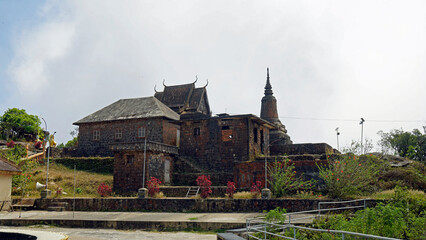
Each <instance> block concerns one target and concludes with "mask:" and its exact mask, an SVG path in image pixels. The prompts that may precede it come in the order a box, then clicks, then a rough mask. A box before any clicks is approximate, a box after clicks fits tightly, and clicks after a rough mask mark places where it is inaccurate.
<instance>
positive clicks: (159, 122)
mask: <svg viewBox="0 0 426 240" xmlns="http://www.w3.org/2000/svg"><path fill="white" fill-rule="evenodd" d="M139 127H145V128H146V132H145V135H146V136H148V139H147V140H149V141H154V142H159V143H166V144H169V145H176V131H177V129H179V125H176V124H172V123H170V122H169V121H168V120H167V119H163V118H150V119H131V120H120V121H111V122H102V123H86V124H80V125H79V135H78V155H79V156H113V152H111V151H110V149H109V144H110V143H119V142H140V141H144V138H139V137H138V132H137V129H138V128H139ZM116 129H121V132H122V138H121V139H116V138H115V130H116ZM94 130H99V131H100V139H99V140H93V131H94Z"/></svg>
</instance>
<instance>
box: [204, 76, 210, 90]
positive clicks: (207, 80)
mask: <svg viewBox="0 0 426 240" xmlns="http://www.w3.org/2000/svg"><path fill="white" fill-rule="evenodd" d="M206 82H207V83H206V85H205V86H204V87H203V88H206V87H207V85H209V79H208V78H207V79H206Z"/></svg>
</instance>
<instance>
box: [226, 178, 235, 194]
mask: <svg viewBox="0 0 426 240" xmlns="http://www.w3.org/2000/svg"><path fill="white" fill-rule="evenodd" d="M227 186H228V187H227V188H226V194H227V195H228V197H230V198H233V197H234V193H235V191H236V190H237V188H236V187H235V183H234V182H231V181H228V184H227Z"/></svg>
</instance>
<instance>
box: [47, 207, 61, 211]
mask: <svg viewBox="0 0 426 240" xmlns="http://www.w3.org/2000/svg"><path fill="white" fill-rule="evenodd" d="M47 211H50V212H63V211H65V208H64V207H52V206H50V207H48V208H47Z"/></svg>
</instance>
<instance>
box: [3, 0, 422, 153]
mask: <svg viewBox="0 0 426 240" xmlns="http://www.w3.org/2000/svg"><path fill="white" fill-rule="evenodd" d="M425 12H426V2H425V1H421V0H408V1H398V0H388V1H369V0H357V1H338V0H322V1H307V0H305V1H303V0H301V1H292V0H265V1H242V0H233V1H228V0H217V1H197V0H187V1H178V0H167V1H145V0H123V1H115V0H90V1H87V0H48V1H31V0H28V1H23V0H22V1H20V0H18V1H5V0H0V33H1V34H0V112H1V113H2V112H4V111H5V110H6V109H7V108H11V107H18V108H24V109H26V110H27V112H28V113H30V114H36V115H39V116H42V117H43V118H44V119H46V122H47V123H48V128H49V130H50V131H52V132H53V131H56V132H57V134H56V137H57V138H56V139H57V140H58V142H66V141H67V140H69V139H70V138H71V136H70V134H69V132H70V131H71V130H73V128H74V126H73V125H72V123H73V122H76V121H78V120H79V119H81V118H83V117H85V116H87V115H89V114H91V113H93V112H95V111H97V110H98V109H100V108H102V107H105V106H106V105H108V104H111V103H113V102H115V101H117V100H118V99H121V98H132V97H144V96H152V95H153V93H154V86H155V85H157V90H161V86H162V82H163V79H166V84H168V85H174V84H184V83H188V82H193V81H194V80H195V75H198V79H199V81H198V83H197V84H199V86H203V85H204V84H205V81H206V79H209V86H208V88H207V91H208V97H209V102H210V105H211V109H212V111H213V114H216V113H222V112H227V113H231V114H246V113H252V114H256V115H259V113H260V100H261V98H262V95H263V87H264V85H265V80H266V68H267V67H269V68H270V75H271V84H272V87H273V91H274V95H275V97H276V98H277V101H278V114H279V116H280V118H281V121H282V122H283V124H285V125H286V127H287V130H288V133H289V135H290V137H291V138H292V140H293V141H294V142H295V143H303V142H326V143H329V144H330V145H332V146H334V147H336V132H335V131H334V130H335V128H336V127H339V128H340V132H341V135H340V146H345V145H348V144H349V143H350V142H351V140H359V138H360V126H359V119H360V118H361V117H363V118H364V119H365V120H366V122H365V125H364V130H365V133H364V136H366V137H367V138H369V139H372V140H373V141H375V142H376V141H377V140H378V136H377V132H378V131H379V130H383V131H389V130H391V129H395V128H403V129H404V130H409V131H411V130H412V129H413V128H419V129H422V126H423V125H426V110H425V108H424V106H426V98H425V97H424V89H426V81H425V76H426V68H425V67H424V66H426V45H425V44H424V43H425V42H426V14H424V13H425ZM197 86H198V85H197Z"/></svg>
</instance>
